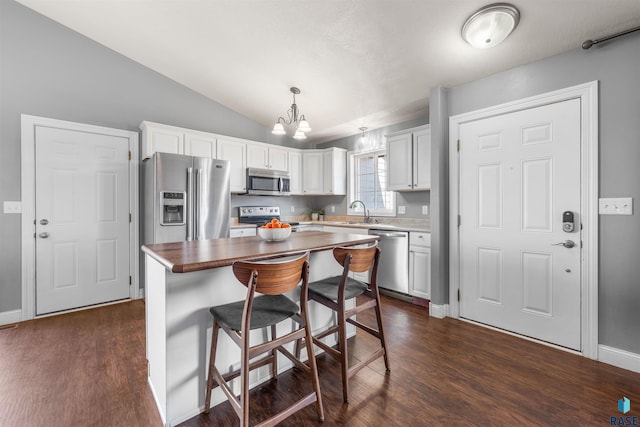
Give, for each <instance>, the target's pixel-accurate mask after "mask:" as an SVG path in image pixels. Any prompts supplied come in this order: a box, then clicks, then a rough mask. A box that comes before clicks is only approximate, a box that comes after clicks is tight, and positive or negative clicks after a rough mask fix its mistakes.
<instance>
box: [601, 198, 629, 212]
mask: <svg viewBox="0 0 640 427" xmlns="http://www.w3.org/2000/svg"><path fill="white" fill-rule="evenodd" d="M599 202H600V207H599V212H600V215H633V198H632V197H617V198H607V199H604V198H603V199H600V200H599Z"/></svg>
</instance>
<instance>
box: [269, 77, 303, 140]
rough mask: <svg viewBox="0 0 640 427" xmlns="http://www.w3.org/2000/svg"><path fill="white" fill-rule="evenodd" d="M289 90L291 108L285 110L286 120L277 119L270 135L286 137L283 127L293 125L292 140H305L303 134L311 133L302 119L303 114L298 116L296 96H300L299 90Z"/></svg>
mask: <svg viewBox="0 0 640 427" xmlns="http://www.w3.org/2000/svg"><path fill="white" fill-rule="evenodd" d="M289 90H290V91H291V93H292V94H293V104H291V107H289V109H288V110H287V119H285V118H284V117H282V116H281V117H278V118H277V120H276V124H275V125H274V126H273V130H272V131H271V133H272V134H274V135H286V133H287V131H286V130H285V129H284V127H285V126H291V125H293V126H295V128H296V131H295V133H294V135H293V138H294V139H307V136H306V135H305V133H306V132H309V131H311V127H309V122H308V121H307V119H306V118H305V117H304V114H300V110H299V109H298V105H297V104H296V95H300V89H298V88H297V87H292V88H290V89H289Z"/></svg>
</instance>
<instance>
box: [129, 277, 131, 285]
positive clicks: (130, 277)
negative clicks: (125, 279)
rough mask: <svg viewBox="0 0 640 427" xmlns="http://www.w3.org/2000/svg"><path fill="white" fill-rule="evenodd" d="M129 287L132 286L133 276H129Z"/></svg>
mask: <svg viewBox="0 0 640 427" xmlns="http://www.w3.org/2000/svg"><path fill="white" fill-rule="evenodd" d="M129 286H131V276H129Z"/></svg>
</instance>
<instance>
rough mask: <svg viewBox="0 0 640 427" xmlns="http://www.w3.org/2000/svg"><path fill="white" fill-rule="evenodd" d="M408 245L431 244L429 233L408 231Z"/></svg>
mask: <svg viewBox="0 0 640 427" xmlns="http://www.w3.org/2000/svg"><path fill="white" fill-rule="evenodd" d="M409 246H426V247H430V246H431V233H418V232H413V231H411V232H410V233H409Z"/></svg>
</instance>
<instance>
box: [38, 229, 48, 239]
mask: <svg viewBox="0 0 640 427" xmlns="http://www.w3.org/2000/svg"><path fill="white" fill-rule="evenodd" d="M38 236H40V237H41V238H43V239H46V238H47V237H49V233H47V232H46V231H45V232H43V233H40V234H38Z"/></svg>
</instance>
